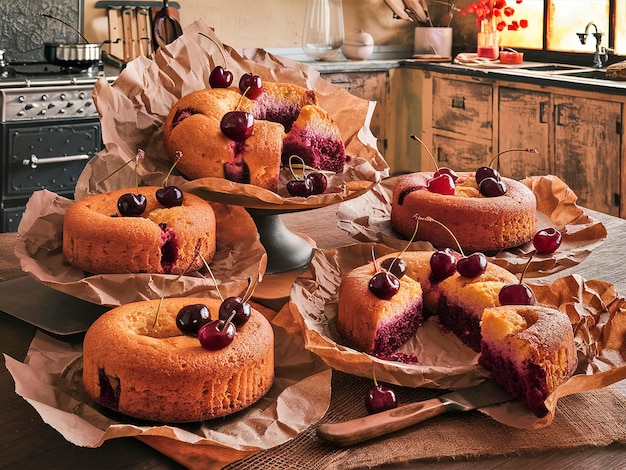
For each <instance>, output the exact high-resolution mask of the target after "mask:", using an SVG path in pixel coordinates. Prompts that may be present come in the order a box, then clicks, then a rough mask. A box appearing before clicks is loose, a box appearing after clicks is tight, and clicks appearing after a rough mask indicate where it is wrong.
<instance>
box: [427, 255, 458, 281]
mask: <svg viewBox="0 0 626 470" xmlns="http://www.w3.org/2000/svg"><path fill="white" fill-rule="evenodd" d="M456 263H457V259H456V257H455V256H454V255H453V254H452V252H451V251H450V250H449V249H448V248H446V249H445V250H439V251H435V252H434V253H433V254H432V256H431V257H430V269H432V271H433V276H432V277H433V281H434V282H441V281H443V280H444V279H447V278H449V277H450V276H452V275H453V274H454V273H455V272H456Z"/></svg>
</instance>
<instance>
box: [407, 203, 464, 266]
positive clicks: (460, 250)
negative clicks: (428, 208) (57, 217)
mask: <svg viewBox="0 0 626 470" xmlns="http://www.w3.org/2000/svg"><path fill="white" fill-rule="evenodd" d="M413 218H414V219H415V220H418V221H420V220H423V221H424V222H434V223H436V224H439V225H441V226H442V227H443V228H444V229H445V230H446V231H447V232H448V233H449V234H450V236H451V237H452V238H453V239H454V241H455V243H456V246H458V247H459V253H461V256H463V257H465V253H463V248H461V244H460V243H459V240H458V239H457V238H456V237H455V236H454V233H452V230H450V229H449V228H448V227H446V226H445V225H444V224H442V223H441V222H439V221H438V220H435V219H433V218H432V217H430V216H428V217H422V216H420V215H419V214H415V215H414V216H413Z"/></svg>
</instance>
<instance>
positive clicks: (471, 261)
mask: <svg viewBox="0 0 626 470" xmlns="http://www.w3.org/2000/svg"><path fill="white" fill-rule="evenodd" d="M456 270H457V271H458V272H459V274H460V275H461V276H463V277H466V278H468V279H473V278H475V277H478V276H480V275H481V274H482V273H484V272H485V271H486V270H487V257H486V256H485V255H484V254H483V253H472V254H471V255H469V256H466V257H464V258H461V259H459V260H458V261H457V262H456Z"/></svg>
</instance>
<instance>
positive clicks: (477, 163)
mask: <svg viewBox="0 0 626 470" xmlns="http://www.w3.org/2000/svg"><path fill="white" fill-rule="evenodd" d="M433 147H434V149H435V151H434V153H433V156H434V157H435V158H436V159H437V164H438V165H439V166H447V167H449V168H452V169H453V170H454V171H476V170H477V169H478V167H481V166H483V165H486V164H487V163H488V159H489V155H491V146H490V145H488V144H487V143H482V142H470V141H467V140H462V139H457V138H451V137H446V136H442V135H437V134H435V135H433Z"/></svg>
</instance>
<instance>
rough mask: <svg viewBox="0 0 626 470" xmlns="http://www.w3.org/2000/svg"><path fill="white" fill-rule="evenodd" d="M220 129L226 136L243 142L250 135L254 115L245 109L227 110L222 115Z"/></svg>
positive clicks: (252, 128)
mask: <svg viewBox="0 0 626 470" xmlns="http://www.w3.org/2000/svg"><path fill="white" fill-rule="evenodd" d="M220 129H221V130H222V132H223V133H224V135H225V136H226V137H228V138H230V139H233V140H234V141H235V142H243V141H245V140H246V139H247V138H248V137H250V136H251V135H252V131H253V130H254V116H253V115H252V114H251V113H247V112H245V111H229V112H227V113H226V114H224V116H222V120H221V121H220Z"/></svg>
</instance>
